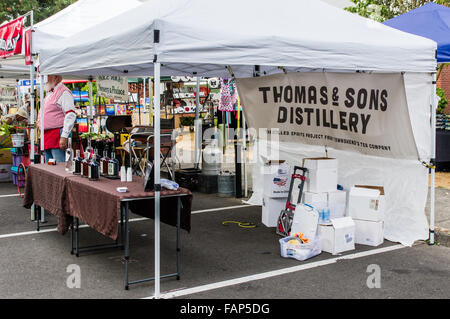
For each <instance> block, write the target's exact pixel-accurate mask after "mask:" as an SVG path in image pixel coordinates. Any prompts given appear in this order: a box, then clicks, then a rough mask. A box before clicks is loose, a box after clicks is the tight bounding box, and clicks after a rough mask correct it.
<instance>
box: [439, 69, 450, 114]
mask: <svg viewBox="0 0 450 319" xmlns="http://www.w3.org/2000/svg"><path fill="white" fill-rule="evenodd" d="M437 86H438V87H440V88H441V89H443V90H444V92H445V96H446V97H447V100H449V101H450V67H444V69H443V70H442V71H441V75H440V76H439V79H438V81H437ZM445 113H447V114H450V103H449V104H448V105H447V107H446V108H445Z"/></svg>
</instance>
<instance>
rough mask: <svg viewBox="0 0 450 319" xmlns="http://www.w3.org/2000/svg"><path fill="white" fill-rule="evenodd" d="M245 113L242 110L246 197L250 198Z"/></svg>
mask: <svg viewBox="0 0 450 319" xmlns="http://www.w3.org/2000/svg"><path fill="white" fill-rule="evenodd" d="M246 125H247V123H246V121H245V115H244V111H243V110H242V135H243V137H242V146H243V151H244V197H245V198H247V197H248V180H247V137H246V136H247V129H246Z"/></svg>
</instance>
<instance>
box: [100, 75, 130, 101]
mask: <svg viewBox="0 0 450 319" xmlns="http://www.w3.org/2000/svg"><path fill="white" fill-rule="evenodd" d="M97 95H98V96H101V97H106V98H108V99H115V100H120V101H128V78H126V77H121V76H98V77H97Z"/></svg>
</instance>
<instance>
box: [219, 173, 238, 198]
mask: <svg viewBox="0 0 450 319" xmlns="http://www.w3.org/2000/svg"><path fill="white" fill-rule="evenodd" d="M235 178H236V175H235V174H234V173H231V172H223V173H221V174H220V175H219V176H218V178H217V184H218V190H219V196H220V197H233V196H234V194H235V187H236V185H235Z"/></svg>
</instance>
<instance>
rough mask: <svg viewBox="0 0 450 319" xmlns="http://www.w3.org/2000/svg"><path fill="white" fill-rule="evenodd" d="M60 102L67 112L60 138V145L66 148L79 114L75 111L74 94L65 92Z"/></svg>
mask: <svg viewBox="0 0 450 319" xmlns="http://www.w3.org/2000/svg"><path fill="white" fill-rule="evenodd" d="M58 104H59V105H60V106H61V110H62V111H63V112H64V114H65V116H64V127H63V130H62V133H61V138H60V140H59V147H60V149H62V150H64V149H66V148H67V137H68V136H69V135H70V132H72V129H73V126H74V125H75V120H76V119H77V114H76V113H75V104H74V101H73V96H72V95H71V94H70V93H69V92H64V93H63V94H62V95H61V97H60V98H59V100H58Z"/></svg>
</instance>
